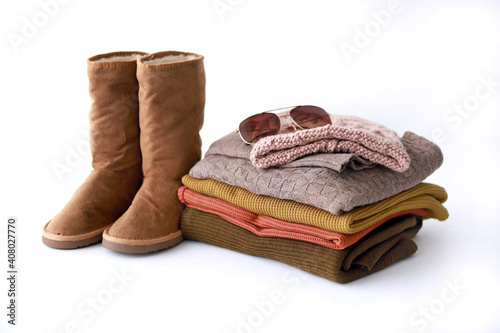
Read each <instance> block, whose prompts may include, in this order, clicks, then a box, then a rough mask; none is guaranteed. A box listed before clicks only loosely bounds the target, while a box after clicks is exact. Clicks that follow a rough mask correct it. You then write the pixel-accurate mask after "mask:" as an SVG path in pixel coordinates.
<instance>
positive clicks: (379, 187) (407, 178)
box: [189, 132, 443, 214]
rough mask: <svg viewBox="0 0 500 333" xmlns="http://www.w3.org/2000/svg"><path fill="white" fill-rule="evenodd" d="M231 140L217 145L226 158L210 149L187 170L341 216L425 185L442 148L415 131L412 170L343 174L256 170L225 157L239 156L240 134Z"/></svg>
mask: <svg viewBox="0 0 500 333" xmlns="http://www.w3.org/2000/svg"><path fill="white" fill-rule="evenodd" d="M230 139H231V140H228V138H226V139H225V140H226V141H225V143H226V148H225V149H222V148H221V147H220V146H219V149H218V151H219V152H221V153H223V154H209V152H210V150H209V152H207V154H206V157H205V158H204V159H203V160H202V161H200V162H198V163H197V164H196V165H195V166H194V167H193V168H192V169H191V170H190V171H189V175H191V176H192V177H195V178H199V179H214V180H217V181H220V182H223V183H226V184H229V185H234V186H238V187H241V188H244V189H246V190H248V191H250V192H252V193H255V194H261V195H268V196H272V197H275V198H279V199H286V200H293V201H297V202H300V203H303V204H306V205H310V206H313V207H316V208H320V209H324V210H326V211H328V212H330V213H332V214H342V213H343V212H348V211H350V210H352V209H353V208H354V207H359V206H363V205H368V204H372V203H374V202H378V201H381V200H383V199H386V198H388V197H390V196H393V195H395V194H398V193H400V192H402V191H405V190H408V189H410V188H412V187H414V186H416V185H417V184H419V183H421V182H422V181H423V180H424V179H425V178H427V177H428V176H429V175H430V174H432V173H433V172H434V171H435V170H436V169H437V168H438V167H439V166H440V165H441V163H442V162H443V155H442V153H441V150H440V149H439V147H438V146H436V145H435V144H433V143H432V142H430V141H429V140H427V139H425V138H423V137H420V136H418V135H416V134H413V133H411V132H406V133H405V134H404V136H403V137H402V139H401V141H402V142H403V144H404V146H405V148H406V151H407V152H408V155H409V156H410V159H411V162H410V167H409V169H408V170H406V171H405V172H396V171H394V170H391V169H389V168H387V167H385V166H381V165H378V166H375V167H373V168H369V169H363V170H359V171H355V170H352V169H350V168H346V169H345V170H344V171H342V172H338V171H334V170H332V169H329V168H326V167H317V164H314V166H311V167H307V166H300V167H294V168H289V167H287V168H285V167H273V168H268V169H262V168H256V167H255V166H253V165H252V163H251V162H250V160H249V159H248V157H247V158H242V157H234V156H229V155H224V154H232V155H238V156H240V153H239V152H238V149H240V147H241V144H242V141H241V139H239V138H238V136H237V135H236V136H232V137H230ZM221 140H222V139H221ZM231 142H235V143H234V147H231ZM214 145H215V144H214ZM212 146H213V145H212ZM243 146H244V144H243ZM246 149H248V147H247V148H246ZM235 151H236V152H235ZM247 151H248V150H247ZM328 155H331V154H315V155H311V156H314V158H315V161H317V160H319V159H321V158H322V157H323V156H328ZM297 161H300V160H297ZM297 161H294V162H297Z"/></svg>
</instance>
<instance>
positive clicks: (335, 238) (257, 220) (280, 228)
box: [178, 186, 427, 250]
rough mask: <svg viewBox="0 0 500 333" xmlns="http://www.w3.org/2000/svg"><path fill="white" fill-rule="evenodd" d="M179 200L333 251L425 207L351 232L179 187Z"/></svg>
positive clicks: (259, 229) (255, 230)
mask: <svg viewBox="0 0 500 333" xmlns="http://www.w3.org/2000/svg"><path fill="white" fill-rule="evenodd" d="M178 195H179V200H180V201H181V202H182V203H183V204H185V205H186V206H188V207H191V208H195V209H198V210H200V211H203V212H205V213H211V214H215V215H217V216H220V217H222V218H223V219H225V220H226V221H228V222H231V223H233V224H234V225H237V226H239V227H242V228H244V229H246V230H248V231H250V232H252V233H254V234H256V235H258V236H263V237H281V238H289V239H297V240H302V241H304V242H310V243H314V244H318V245H322V246H326V247H328V248H331V249H334V250H343V249H345V248H346V247H348V246H351V245H353V244H354V243H356V242H357V241H359V240H360V239H361V238H362V237H363V236H365V235H366V234H368V233H369V232H370V231H372V230H373V229H375V228H377V227H379V226H380V225H382V224H383V223H385V222H386V221H388V220H390V219H393V218H395V217H399V216H403V215H409V214H411V215H416V216H420V217H422V216H426V215H427V210H426V209H422V208H420V209H408V210H403V211H400V212H397V213H394V214H392V215H389V216H387V217H385V218H383V219H382V220H380V221H378V222H377V223H375V224H374V225H372V226H370V227H368V228H365V229H363V230H361V231H358V232H356V233H354V234H342V233H339V232H335V231H330V230H325V229H321V228H317V227H313V226H309V225H306V224H300V223H293V222H287V221H282V220H278V219H274V218H272V217H269V216H266V215H261V214H255V213H252V212H250V211H248V210H246V209H243V208H240V207H237V206H235V205H232V204H230V203H229V202H226V201H224V200H221V199H217V198H212V197H209V196H206V195H203V194H201V193H198V192H195V191H193V190H190V189H188V188H187V187H185V186H182V187H181V188H180V189H179V191H178Z"/></svg>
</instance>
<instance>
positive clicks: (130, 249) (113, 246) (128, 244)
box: [102, 229, 184, 253]
mask: <svg viewBox="0 0 500 333" xmlns="http://www.w3.org/2000/svg"><path fill="white" fill-rule="evenodd" d="M183 240H184V237H183V236H182V232H181V231H180V230H179V231H176V232H174V233H172V234H170V235H168V236H165V237H160V238H155V239H126V238H118V237H114V236H111V235H109V233H108V229H106V230H104V232H103V234H102V246H104V247H105V248H107V249H108V250H112V251H116V252H122V253H150V252H156V251H160V250H164V249H167V248H169V247H172V246H174V245H177V244H179V243H180V242H182V241H183Z"/></svg>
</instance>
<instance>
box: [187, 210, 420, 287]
mask: <svg viewBox="0 0 500 333" xmlns="http://www.w3.org/2000/svg"><path fill="white" fill-rule="evenodd" d="M421 226H422V222H421V220H420V219H417V218H416V217H415V216H405V217H401V218H397V219H394V220H393V221H392V223H389V222H388V223H386V224H384V225H382V226H381V227H379V228H377V229H375V230H374V231H372V232H371V233H369V234H368V235H366V236H365V237H364V238H362V239H361V240H360V241H359V242H357V243H356V244H354V245H352V246H350V247H348V248H346V249H344V250H333V249H330V248H327V247H325V246H321V245H317V244H312V243H308V242H303V241H299V240H293V239H285V238H269V237H260V236H257V235H255V234H253V233H251V232H249V231H247V230H245V229H243V228H240V227H238V226H236V225H234V224H232V223H230V222H228V221H226V220H224V219H223V218H221V217H219V216H217V215H214V214H210V213H205V212H202V211H199V210H196V209H194V208H189V207H186V208H185V209H184V212H183V214H182V217H181V230H182V233H183V235H184V237H185V238H187V239H192V240H196V241H200V242H204V243H208V244H212V245H215V246H220V247H223V248H227V249H230V250H234V251H238V252H241V253H245V254H249V255H254V256H260V257H265V258H270V259H274V260H278V261H281V262H283V263H286V264H288V265H291V266H293V267H296V268H299V269H301V270H304V271H306V272H309V273H311V274H315V275H318V276H321V277H323V278H325V279H328V280H331V281H335V282H338V283H346V282H350V281H353V280H356V279H359V278H361V277H364V276H366V275H369V274H372V273H374V272H377V271H379V270H381V269H383V268H385V267H387V266H389V265H391V264H392V263H394V262H396V261H398V260H401V259H403V258H406V257H408V256H410V255H412V254H413V253H415V252H416V250H417V245H416V244H415V242H413V241H412V240H411V238H413V236H414V235H415V234H416V233H417V232H418V230H419V229H420V227H421Z"/></svg>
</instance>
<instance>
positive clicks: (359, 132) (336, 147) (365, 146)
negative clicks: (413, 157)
mask: <svg viewBox="0 0 500 333" xmlns="http://www.w3.org/2000/svg"><path fill="white" fill-rule="evenodd" d="M331 118H332V124H331V125H326V126H321V127H316V128H311V129H305V130H299V131H294V132H291V133H284V134H278V135H272V136H268V137H265V138H262V139H260V140H259V141H257V142H256V143H255V144H254V145H253V149H252V152H251V154H250V160H251V161H252V163H253V165H254V166H256V167H259V168H268V167H271V166H277V165H282V164H286V163H290V162H292V161H294V160H296V159H298V158H300V157H302V156H306V155H310V154H315V153H338V152H339V153H354V154H356V155H358V156H360V157H362V158H364V159H366V160H369V161H371V162H373V163H376V164H381V165H385V166H386V167H388V168H390V169H392V170H395V171H398V172H403V171H406V170H407V169H408V168H409V167H410V157H409V156H408V154H407V153H406V149H405V147H404V146H403V144H402V143H401V140H400V139H399V138H398V136H397V134H396V132H394V131H393V130H390V129H388V128H387V127H385V126H383V125H381V124H377V123H374V122H372V121H369V120H366V119H363V118H360V117H356V116H339V115H335V116H332V117H331Z"/></svg>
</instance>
